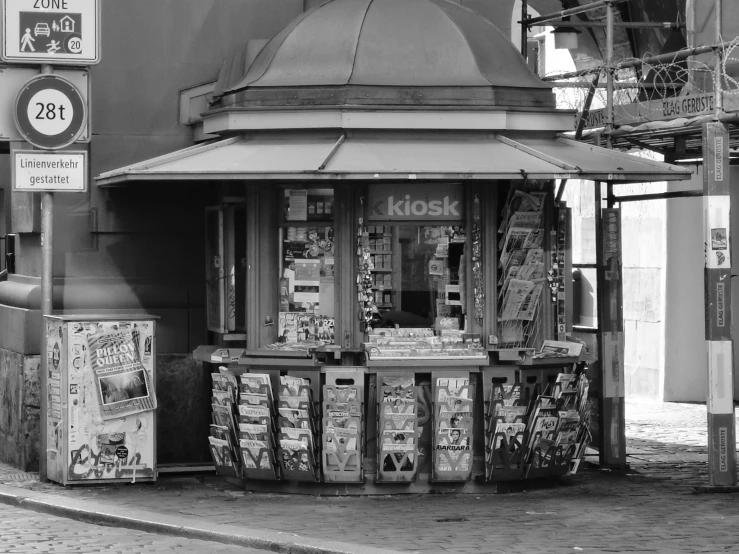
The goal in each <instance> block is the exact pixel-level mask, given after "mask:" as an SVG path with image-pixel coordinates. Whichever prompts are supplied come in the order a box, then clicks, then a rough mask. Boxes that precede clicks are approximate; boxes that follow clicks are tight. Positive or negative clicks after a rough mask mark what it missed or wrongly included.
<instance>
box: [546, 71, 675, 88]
mask: <svg viewBox="0 0 739 554" xmlns="http://www.w3.org/2000/svg"><path fill="white" fill-rule="evenodd" d="M596 75H598V74H597V73H596ZM549 82H550V83H551V84H552V86H554V87H556V88H590V83H584V82H572V81H549ZM607 86H608V85H598V86H597V87H596V88H602V89H605V88H606V87H607ZM684 86H685V83H660V84H654V83H613V87H614V88H615V89H617V90H628V89H637V88H644V89H663V88H664V89H674V90H678V89H681V88H683V87H684Z"/></svg>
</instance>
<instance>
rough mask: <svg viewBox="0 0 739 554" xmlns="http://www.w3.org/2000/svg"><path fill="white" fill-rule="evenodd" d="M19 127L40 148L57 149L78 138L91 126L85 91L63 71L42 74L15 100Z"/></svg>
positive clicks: (31, 81) (26, 85)
mask: <svg viewBox="0 0 739 554" xmlns="http://www.w3.org/2000/svg"><path fill="white" fill-rule="evenodd" d="M14 115H15V123H16V126H17V127H18V131H19V132H20V133H21V135H23V138H25V139H26V140H27V141H28V142H30V143H31V144H32V145H33V146H36V147H37V148H44V149H48V150H56V149H58V148H64V147H65V146H69V145H70V144H72V143H73V142H74V141H75V140H77V139H78V138H79V137H80V135H81V134H82V132H83V131H84V130H85V127H86V126H87V106H86V104H85V100H84V99H83V97H82V93H81V92H80V91H79V90H77V87H75V86H74V85H73V84H72V83H70V82H69V81H67V80H66V79H64V78H62V77H60V76H59V75H38V76H37V77H34V78H33V79H31V80H30V81H28V82H27V83H26V84H25V85H24V86H23V88H21V90H20V92H19V93H18V96H17V97H16V100H15V112H14Z"/></svg>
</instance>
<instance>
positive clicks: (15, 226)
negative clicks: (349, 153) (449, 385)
mask: <svg viewBox="0 0 739 554" xmlns="http://www.w3.org/2000/svg"><path fill="white" fill-rule="evenodd" d="M101 5H102V32H101V36H102V61H101V63H100V64H99V65H97V66H94V67H92V68H91V86H92V97H91V101H90V105H91V109H90V118H91V125H92V141H91V144H90V145H89V147H88V146H86V145H75V148H80V147H81V148H89V152H90V175H91V176H92V177H94V176H96V175H99V174H100V173H101V172H103V171H106V170H110V169H114V168H118V167H121V166H125V165H128V164H131V163H134V162H138V161H141V160H144V159H148V158H151V157H154V156H157V155H160V154H164V153H168V152H172V151H175V150H178V149H180V148H183V147H186V146H190V145H191V144H192V132H191V130H190V129H189V128H187V127H185V126H182V125H180V123H179V118H178V94H179V91H180V90H181V89H183V88H185V87H188V86H192V85H196V84H199V83H204V82H208V81H212V80H214V79H215V78H216V77H217V76H218V72H219V70H220V66H221V63H222V62H223V60H224V58H225V57H226V55H227V54H228V53H229V52H231V51H232V50H234V49H235V48H238V47H241V46H243V45H244V44H245V43H246V41H247V40H253V39H264V38H270V37H271V36H273V35H274V34H275V33H276V32H277V31H278V30H279V29H281V28H282V27H283V26H284V25H285V24H286V23H287V22H288V21H289V20H290V19H292V18H293V17H295V16H297V15H299V14H300V13H301V11H302V9H303V0H198V1H197V2H194V1H193V2H185V1H183V0H158V1H157V2H149V1H145V0H126V1H125V2H123V1H118V2H108V1H106V2H102V3H101ZM19 146H22V145H19ZM0 152H1V151H0ZM216 185H217V184H216V183H192V184H182V183H177V184H158V183H138V184H135V185H131V186H126V187H121V188H119V189H113V190H102V189H98V188H97V187H96V186H95V184H94V182H93V181H91V186H90V191H89V193H88V194H87V195H78V194H61V193H60V194H56V195H55V206H54V238H55V240H54V268H53V273H54V308H55V309H56V310H61V309H64V310H68V311H76V312H87V313H90V312H100V311H108V312H111V311H117V310H121V309H133V310H137V311H143V312H148V313H152V314H155V315H158V316H159V317H160V318H161V319H160V320H159V325H158V337H157V349H158V352H159V353H160V356H159V358H158V378H157V393H158V396H159V400H160V406H161V408H160V417H159V418H158V422H159V429H158V436H159V438H160V443H159V449H158V451H159V462H160V463H164V462H187V461H192V462H200V461H205V460H208V459H209V454H208V451H207V443H206V442H205V441H204V439H203V437H205V436H207V425H208V423H209V407H210V406H209V401H208V399H207V398H203V394H204V393H203V391H208V390H209V388H210V387H209V386H207V382H206V381H207V380H206V379H205V378H204V369H203V367H202V366H201V364H200V363H197V362H194V361H193V360H192V357H191V355H190V353H191V352H192V351H193V350H194V349H195V347H197V346H198V345H199V344H203V343H204V342H205V341H206V340H207V332H206V329H205V317H204V304H205V301H204V290H205V262H204V250H205V246H204V228H205V223H204V208H205V207H206V206H207V205H208V204H209V203H210V202H211V197H212V196H213V193H212V191H213V188H214V186H216ZM0 189H2V190H0V193H2V194H1V196H2V197H3V198H5V199H6V202H5V203H4V204H5V206H6V208H5V210H4V213H3V214H2V217H0V222H6V223H5V225H4V226H3V228H0V232H1V233H2V234H5V232H6V231H7V232H11V233H12V232H15V233H18V239H17V244H18V260H17V267H16V269H17V272H18V273H19V274H21V275H20V277H18V278H17V279H12V280H11V281H9V282H5V283H0V349H5V350H3V352H4V351H7V352H8V354H7V355H3V356H0V394H2V398H3V399H4V400H7V403H6V402H4V403H3V408H2V410H3V412H2V417H0V460H2V461H6V462H10V463H13V464H14V465H17V466H18V467H23V468H28V467H29V465H30V466H33V465H34V464H36V463H37V455H36V457H35V458H34V455H32V454H30V453H23V455H22V456H18V455H17V454H18V452H19V451H18V448H17V447H18V444H20V442H23V441H24V440H25V441H27V442H28V441H30V443H33V444H36V443H37V442H38V439H37V435H36V434H34V432H29V431H28V429H24V427H23V426H24V425H25V424H26V423H29V422H30V423H29V425H31V427H33V425H34V424H33V420H32V418H30V416H29V418H30V419H29V418H26V417H25V416H23V417H21V415H19V414H22V413H23V412H24V410H26V407H29V408H33V407H34V406H35V408H36V409H37V407H38V403H37V401H34V400H33V399H32V398H27V397H26V396H24V392H23V391H24V390H25V391H28V390H29V389H28V388H26V389H18V388H13V386H11V385H13V384H14V383H15V384H17V383H18V382H19V379H21V377H22V376H23V375H25V373H26V372H27V371H26V369H24V368H26V367H27V366H28V364H33V363H34V360H35V363H38V354H39V351H40V347H39V342H40V340H39V337H40V318H39V317H38V313H39V307H40V294H39V285H40V281H39V277H40V271H41V263H40V259H41V256H40V234H39V231H40V211H39V198H38V197H35V198H34V197H32V196H30V195H23V194H13V195H12V197H11V193H10V172H9V156H8V155H7V154H2V153H0ZM8 198H10V199H11V200H10V202H7V199H8ZM8 204H10V206H8ZM8 212H10V213H11V215H12V217H8ZM8 220H10V221H8ZM20 281H23V283H20ZM19 291H20V292H19ZM19 304H22V305H19ZM19 322H20V324H19ZM3 323H7V325H5V324H3ZM10 323H12V324H10ZM31 381H33V378H31ZM34 402H35V403H34ZM16 416H17V417H16ZM37 416H38V414H36V417H37ZM36 421H37V420H36ZM35 425H36V428H37V423H35ZM36 433H37V431H36ZM24 437H25V438H24Z"/></svg>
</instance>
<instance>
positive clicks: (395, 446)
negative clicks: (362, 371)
mask: <svg viewBox="0 0 739 554" xmlns="http://www.w3.org/2000/svg"><path fill="white" fill-rule="evenodd" d="M377 379H378V387H377V393H378V410H377V412H378V432H377V435H378V446H377V456H378V463H377V478H376V480H377V482H378V483H407V482H410V481H414V480H415V479H416V471H417V469H418V467H417V466H418V437H419V432H418V421H417V420H418V393H417V390H416V387H415V385H414V377H413V374H405V375H395V374H394V375H378V377H377Z"/></svg>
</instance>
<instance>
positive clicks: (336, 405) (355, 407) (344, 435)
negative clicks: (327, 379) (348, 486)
mask: <svg viewBox="0 0 739 554" xmlns="http://www.w3.org/2000/svg"><path fill="white" fill-rule="evenodd" d="M361 390H362V389H360V388H359V387H357V386H356V385H324V387H323V475H324V478H325V479H326V481H336V482H360V481H362V428H363V426H362V411H363V410H362V397H361Z"/></svg>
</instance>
